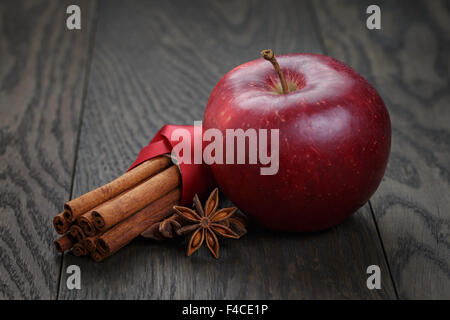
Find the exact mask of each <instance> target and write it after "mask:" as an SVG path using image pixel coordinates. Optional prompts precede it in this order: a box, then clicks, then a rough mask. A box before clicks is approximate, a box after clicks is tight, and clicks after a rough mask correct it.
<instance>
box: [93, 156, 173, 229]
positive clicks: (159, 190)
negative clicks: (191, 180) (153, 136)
mask: <svg viewBox="0 0 450 320" xmlns="http://www.w3.org/2000/svg"><path fill="white" fill-rule="evenodd" d="M180 184H181V177H180V172H179V169H178V168H177V166H174V165H173V166H171V167H169V168H168V169H165V170H164V171H162V172H160V173H158V174H156V175H155V176H153V177H151V178H150V179H148V180H147V181H145V182H143V183H141V184H140V185H138V186H136V187H134V188H133V189H131V190H129V191H128V192H126V193H124V194H121V195H120V196H118V197H116V198H114V199H113V200H111V201H109V202H108V203H105V204H104V205H102V206H101V207H99V208H98V209H96V210H93V211H92V217H93V218H94V224H95V227H96V228H97V229H99V230H107V229H109V228H110V227H112V226H114V225H115V224H117V223H119V222H120V221H122V220H124V219H126V218H127V217H129V216H131V215H132V214H133V213H135V212H136V211H138V210H140V209H142V208H145V207H146V206H147V205H149V204H150V203H152V202H153V201H155V200H156V199H159V198H161V197H162V196H163V195H165V194H167V193H168V192H169V191H170V190H173V189H174V188H176V187H177V186H179V185H180Z"/></svg>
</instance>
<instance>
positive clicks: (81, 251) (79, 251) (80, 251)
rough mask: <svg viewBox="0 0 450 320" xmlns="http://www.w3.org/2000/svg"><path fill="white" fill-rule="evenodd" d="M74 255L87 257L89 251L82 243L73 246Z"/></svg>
mask: <svg viewBox="0 0 450 320" xmlns="http://www.w3.org/2000/svg"><path fill="white" fill-rule="evenodd" d="M72 253H73V255H74V256H76V257H79V256H85V255H87V254H88V251H87V249H86V248H85V247H84V246H83V245H82V244H81V243H75V244H74V245H73V249H72Z"/></svg>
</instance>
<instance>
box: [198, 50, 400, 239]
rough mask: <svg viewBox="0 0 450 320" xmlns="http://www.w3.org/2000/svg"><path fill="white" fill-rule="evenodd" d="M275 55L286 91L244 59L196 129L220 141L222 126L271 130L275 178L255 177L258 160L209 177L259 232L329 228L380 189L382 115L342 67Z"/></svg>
mask: <svg viewBox="0 0 450 320" xmlns="http://www.w3.org/2000/svg"><path fill="white" fill-rule="evenodd" d="M277 58H278V62H279V66H280V67H281V70H282V74H283V75H284V77H285V79H286V83H287V86H288V88H289V92H287V93H283V92H282V90H281V86H280V80H279V77H278V75H277V72H276V71H275V69H274V67H273V66H272V65H271V64H270V63H269V62H268V61H265V60H264V59H258V60H254V61H250V62H247V63H245V64H243V65H240V66H238V67H236V68H234V69H233V70H231V71H230V72H228V73H227V74H226V75H225V76H224V77H223V78H222V79H221V80H220V81H219V83H218V84H217V85H216V87H215V88H214V90H213V92H212V94H211V96H210V98H209V100H208V104H207V107H206V110H205V115H204V119H203V128H204V130H207V129H210V128H217V129H219V130H220V131H221V132H222V133H223V135H224V137H225V130H226V129H237V128H242V129H243V130H246V129H248V128H255V129H279V170H278V173H277V174H275V175H261V172H260V168H261V167H264V165H261V164H257V165H255V164H213V165H212V166H211V167H212V171H213V173H214V176H215V178H216V181H217V183H218V184H219V186H220V188H221V189H222V190H223V192H224V193H225V195H226V196H227V197H228V198H229V199H230V200H231V201H233V202H234V204H235V205H236V206H238V207H239V208H240V209H241V210H242V211H243V212H244V213H246V214H247V215H248V216H250V217H251V218H254V220H256V221H258V222H260V223H261V224H262V225H264V226H266V227H267V228H270V229H275V230H284V231H315V230H320V229H325V228H329V227H331V226H334V225H336V224H338V223H340V222H341V221H343V220H344V219H346V218H347V217H349V216H350V215H351V214H352V213H354V212H355V211H356V210H357V209H358V208H360V207H361V206H362V205H364V204H365V203H366V202H367V201H368V200H369V198H370V196H371V195H372V194H373V193H374V192H375V190H376V189H377V187H378V185H379V184H380V181H381V179H382V177H383V174H384V171H385V169H386V165H387V161H388V157H389V151H390V143H391V125H390V119H389V114H388V111H387V109H386V107H385V105H384V103H383V100H382V99H381V97H380V96H379V94H378V93H377V91H376V90H375V89H374V88H373V87H372V86H371V85H370V83H369V82H368V81H367V80H365V79H364V78H363V77H362V76H361V75H359V74H358V73H357V72H355V71H354V70H352V69H351V68H350V67H348V66H346V65H345V64H343V63H342V62H339V61H337V60H335V59H332V58H330V57H327V56H323V55H317V54H302V53H301V54H290V55H280V56H277ZM269 141H270V139H269ZM269 150H270V147H269Z"/></svg>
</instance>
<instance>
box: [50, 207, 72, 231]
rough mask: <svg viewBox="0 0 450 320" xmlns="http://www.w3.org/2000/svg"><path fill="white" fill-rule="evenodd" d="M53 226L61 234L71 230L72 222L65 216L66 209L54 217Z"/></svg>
mask: <svg viewBox="0 0 450 320" xmlns="http://www.w3.org/2000/svg"><path fill="white" fill-rule="evenodd" d="M53 227H54V228H55V231H56V232H57V233H59V234H64V233H66V232H67V230H69V228H70V223H69V222H68V221H67V220H66V219H65V218H64V211H63V212H61V213H60V214H58V215H56V216H55V217H54V218H53Z"/></svg>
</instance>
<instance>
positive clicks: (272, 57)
mask: <svg viewBox="0 0 450 320" xmlns="http://www.w3.org/2000/svg"><path fill="white" fill-rule="evenodd" d="M261 55H262V57H263V58H264V59H266V60H267V61H270V63H272V65H273V67H274V68H275V71H276V72H277V73H278V77H280V82H281V88H282V89H283V94H287V93H288V92H289V91H288V85H287V83H286V79H285V78H284V74H283V71H281V68H280V65H279V64H278V61H277V59H276V58H275V53H273V51H272V50H271V49H266V50H263V51H261Z"/></svg>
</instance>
